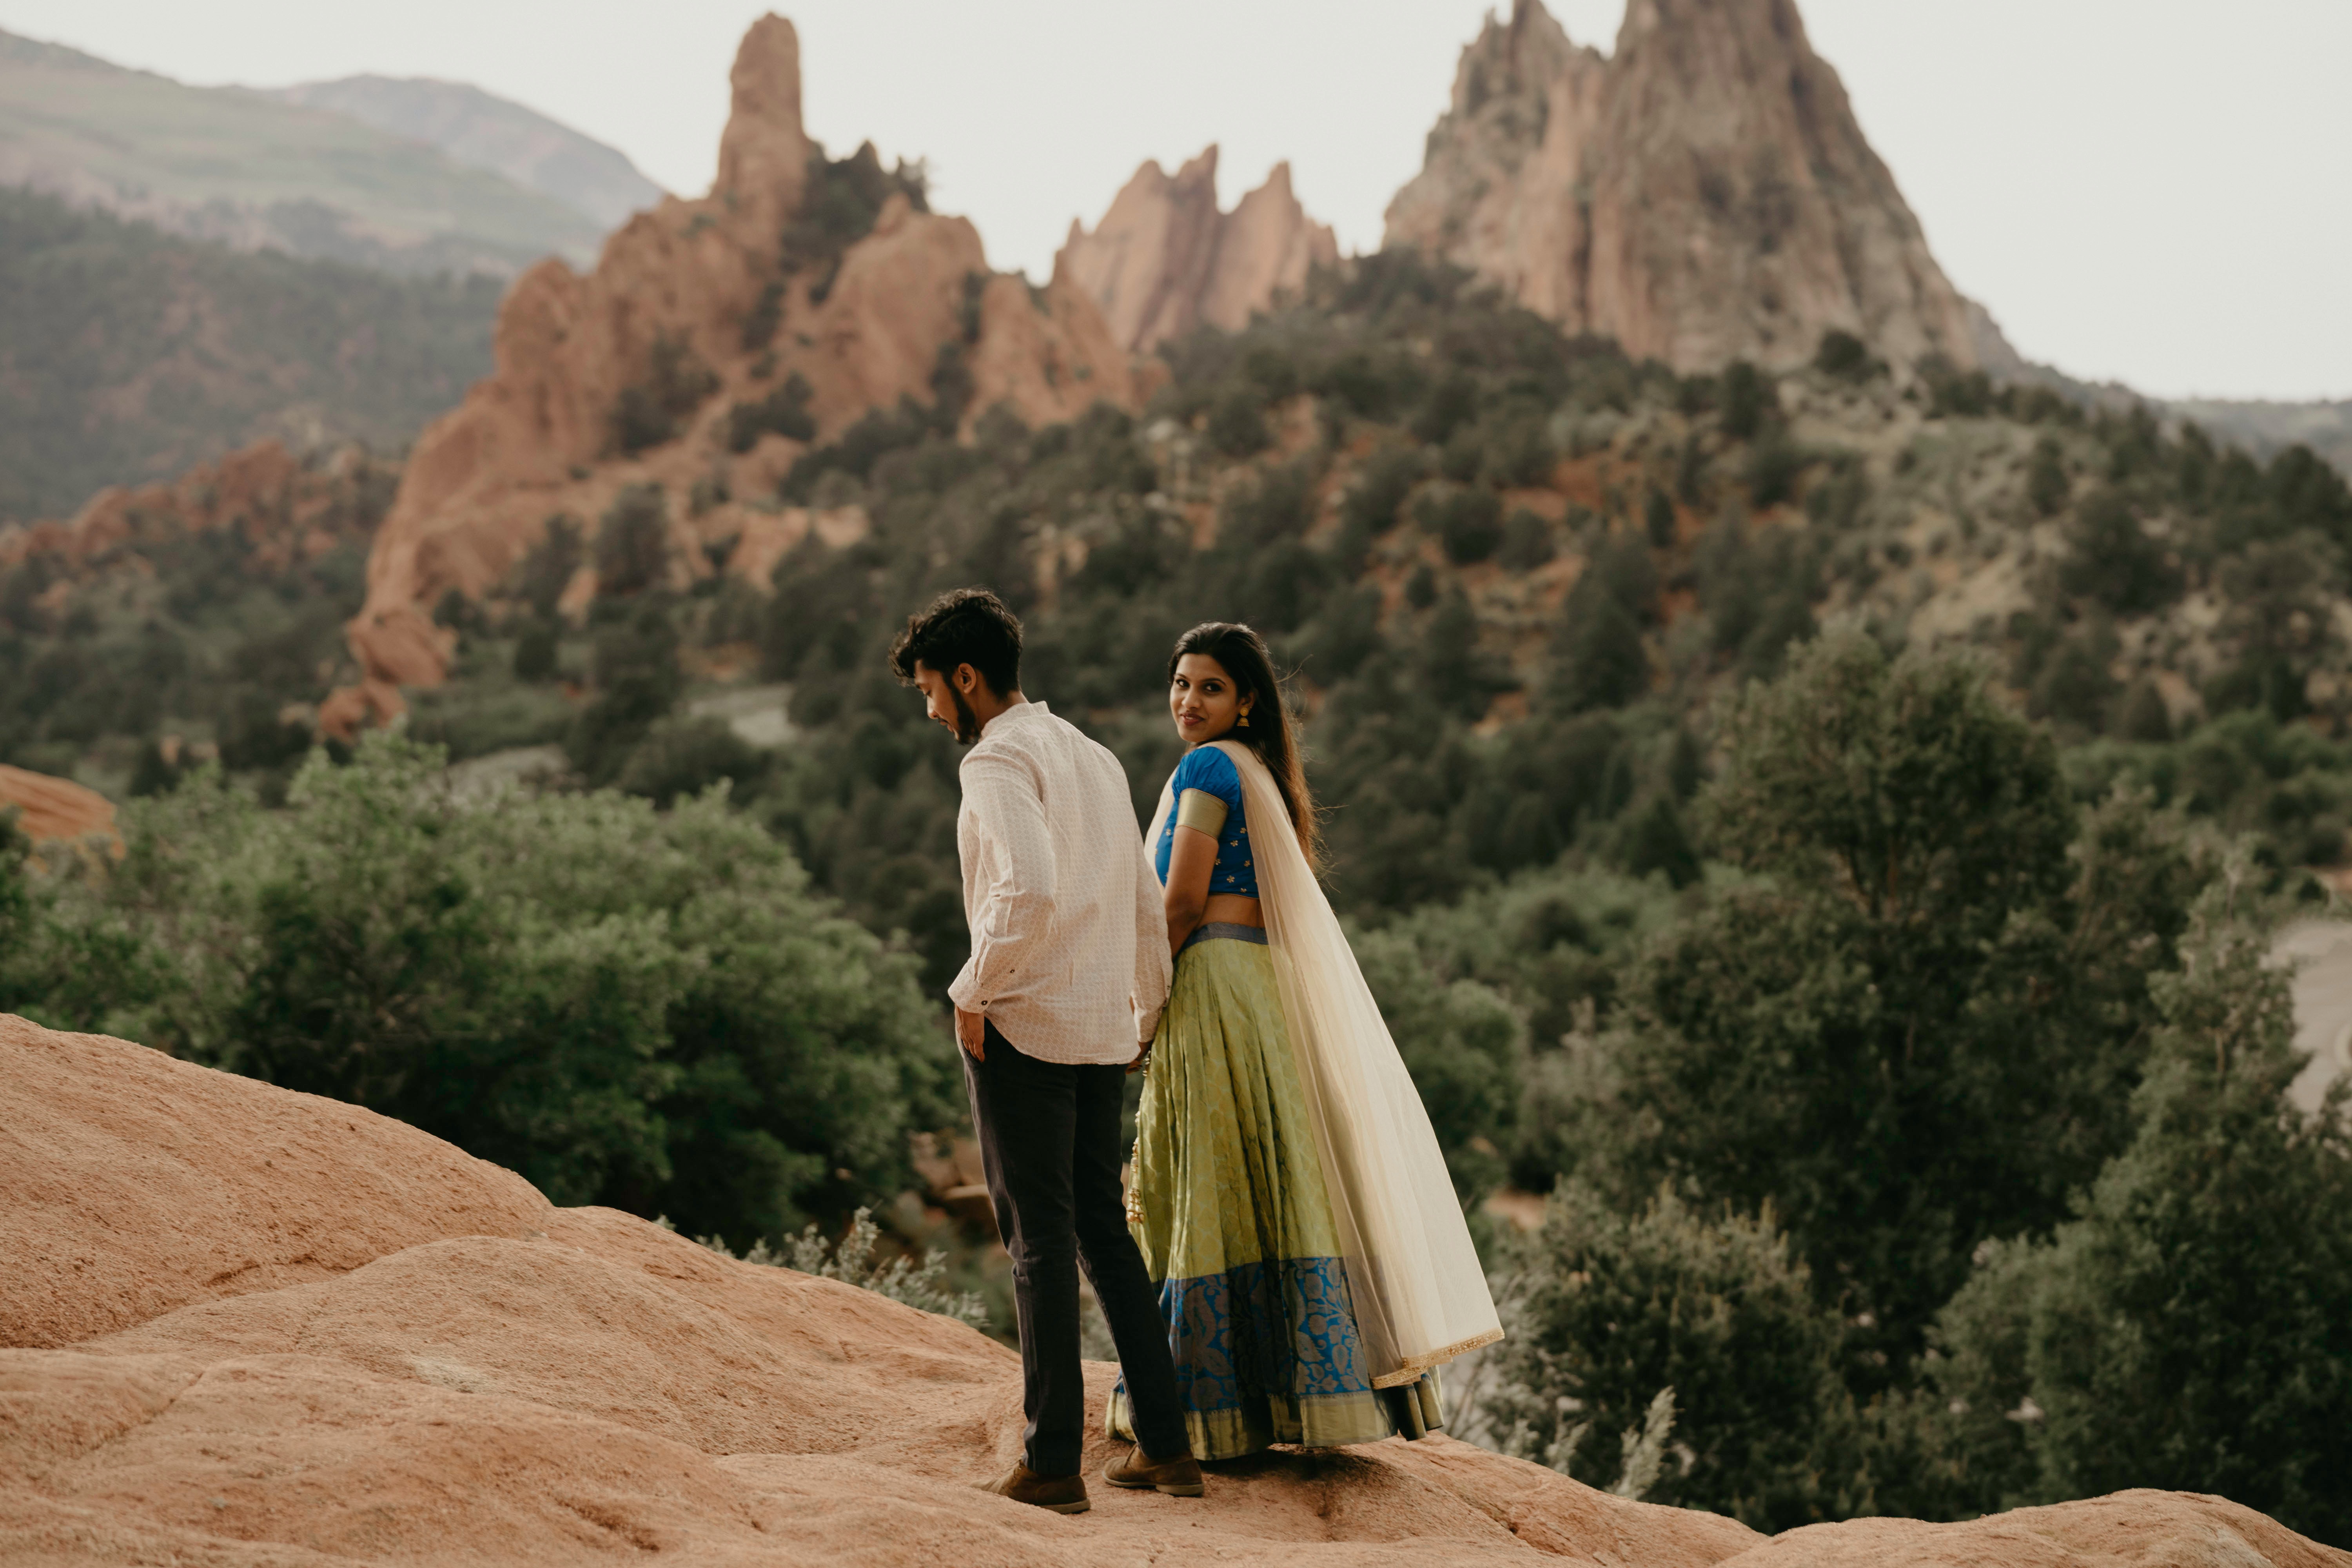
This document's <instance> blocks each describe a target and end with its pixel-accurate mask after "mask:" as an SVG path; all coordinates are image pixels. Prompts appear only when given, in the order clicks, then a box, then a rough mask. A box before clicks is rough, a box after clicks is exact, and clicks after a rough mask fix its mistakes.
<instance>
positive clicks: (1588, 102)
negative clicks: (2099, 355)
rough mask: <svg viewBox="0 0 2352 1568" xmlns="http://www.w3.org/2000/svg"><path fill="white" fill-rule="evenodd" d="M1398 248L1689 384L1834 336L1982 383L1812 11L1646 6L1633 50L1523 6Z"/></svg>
mask: <svg viewBox="0 0 2352 1568" xmlns="http://www.w3.org/2000/svg"><path fill="white" fill-rule="evenodd" d="M1386 242H1387V243H1388V244H1390V245H1411V246H1414V247H1419V248H1420V249H1422V250H1423V251H1424V252H1426V253H1428V254H1431V255H1434V256H1441V257H1444V258H1446V259H1448V260H1451V261H1454V262H1455V263H1457V264H1459V265H1461V266H1464V267H1466V268H1470V269H1472V270H1473V271H1475V272H1477V273H1479V274H1480V275H1481V276H1483V277H1486V278H1489V279H1493V280H1494V281H1496V283H1498V284H1500V285H1501V286H1502V287H1503V288H1504V289H1507V291H1508V292H1509V293H1510V294H1511V295H1512V296H1513V297H1514V298H1516V299H1517V300H1520V301H1522V302H1523V303H1525V304H1526V305H1527V306H1528V308H1529V309H1531V310H1537V311H1539V312H1541V313H1542V314H1544V315H1546V316H1548V317H1549V318H1551V319H1552V320H1554V321H1559V323H1560V324H1561V325H1563V326H1565V327H1567V328H1569V329H1570V331H1589V332H1593V333H1597V334H1601V335H1605V336H1609V337H1613V338H1615V339H1617V340H1618V341H1619V342H1622V344H1623V345H1624V346H1625V349H1626V350H1627V352H1628V353H1633V354H1635V355H1637V356H1654V357H1655V358H1658V359H1662V360H1664V361H1665V362H1666V363H1669V364H1671V365H1674V366H1675V368H1677V369H1680V370H1686V371H1688V370H1705V369H1710V368H1713V367H1716V366H1718V365H1720V364H1722V363H1725V362H1726V361H1728V360H1732V359H1736V358H1745V359H1748V360H1752V361H1755V362H1757V363H1760V364H1765V365H1770V366H1786V365H1790V364H1794V363H1800V362H1801V361H1803V360H1805V359H1807V358H1808V357H1810V356H1811V353H1812V352H1813V350H1814V348H1815V347H1816V346H1817V345H1818V343H1819V342H1820V340H1821V336H1822V333H1823V332H1824V331H1830V330H1832V329H1837V330H1841V331H1849V332H1853V333H1854V334H1856V335H1857V336H1859V337H1861V338H1863V339H1864V341H1865V342H1868V343H1869V344H1870V345H1871V347H1872V348H1873V349H1874V350H1875V351H1876V352H1877V353H1880V354H1882V355H1884V356H1885V357H1886V358H1888V359H1890V360H1892V361H1895V362H1896V363H1910V362H1912V361H1914V360H1916V359H1917V358H1919V357H1920V356H1922V355H1924V354H1927V353H1931V352H1932V353H1942V354H1945V355H1947V356H1948V357H1949V358H1950V359H1951V360H1953V361H1954V362H1955V363H1959V364H1962V365H1972V364H1973V363H1975V358H1976V355H1975V351H1974V348H1973V346H1972V343H1971V341H1970V335H1969V328H1968V321H1967V315H1966V310H1965V306H1964V304H1963V302H1962V300H1961V299H1960V296H1959V295H1958V293H1957V292H1956V291H1955V290H1954V289H1953V288H1952V286H1951V284H1950V283H1949V282H1948V280H1947V279H1945V277H1944V274H1943V271H1942V269H1941V268H1938V267H1937V265H1936V259H1935V258H1934V257H1933V256H1932V255H1930V254H1929V253H1928V249H1927V239H1926V237H1925V236H1924V235H1922V233H1921V232H1920V228H1919V222H1918V219H1917V218H1916V217H1915V216H1913V215H1912V212H1911V209H1910V207H1909V206H1908V205H1906V203H1905V202H1904V200H1903V195H1902V193H1901V192H1900V191H1899V190H1897V189H1896V188H1895V179H1894V176H1893V175H1892V174H1889V173H1888V172H1887V168H1886V165H1885V163H1882V162H1881V161H1880V160H1879V158H1878V155H1877V154H1876V153H1874V152H1872V151H1871V148H1870V144H1869V142H1867V141H1865V140H1864V136H1863V133H1862V128H1861V126H1860V125H1859V124H1857V123H1856V122H1855V120H1854V116H1853V108H1852V106H1851V105H1850V104H1849V103H1848V102H1847V100H1846V95H1845V89H1844V87H1843V84H1842V83H1841V82H1840V81H1839V79H1838V75H1837V72H1836V71H1835V70H1833V69H1832V68H1830V66H1829V65H1828V63H1827V62H1825V61H1823V60H1822V58H1821V57H1820V56H1818V55H1816V54H1814V53H1813V50H1812V46H1811V43H1809V42H1808V41H1807V39H1806V37H1805V29H1804V23H1803V21H1802V20H1801V18H1800V17H1799V16H1798V14H1797V8H1796V5H1795V4H1794V3H1793V0H1631V3H1630V4H1629V5H1627V7H1626V12H1625V20H1624V25H1623V26H1622V29H1621V31H1620V32H1619V34H1618V39H1617V50H1616V53H1615V55H1614V56H1613V57H1611V58H1603V57H1602V56H1601V55H1600V54H1599V53H1597V52H1596V51H1594V50H1592V49H1590V48H1583V47H1578V46H1576V45H1574V44H1572V43H1571V42H1570V40H1569V37H1568V36H1567V34H1566V33H1565V32H1564V31H1563V30H1562V29H1561V27H1560V26H1559V23H1558V22H1557V21H1555V20H1554V19H1553V18H1552V17H1551V16H1550V15H1549V13H1548V12H1546V11H1545V10H1544V8H1543V6H1542V5H1541V4H1540V3H1539V0H1516V4H1515V5H1514V6H1513V8H1512V12H1511V16H1510V17H1509V19H1508V20H1507V21H1498V20H1496V19H1494V18H1492V17H1490V18H1489V19H1488V21H1487V24H1486V27H1485V28H1484V29H1483V30H1482V31H1481V32H1480V34H1479V36H1478V37H1477V38H1476V40H1475V41H1474V42H1473V43H1472V44H1471V45H1470V46H1469V47H1467V48H1465V49H1464V50H1463V52H1462V60H1461V66H1460V68H1459V70H1458V71H1457V73H1456V76H1455V79H1454V99H1453V103H1452V106H1451V107H1450V108H1449V109H1448V110H1447V111H1446V112H1445V114H1444V116H1443V117H1442V118H1441V119H1440V120H1439V121H1438V122H1437V127H1436V129H1435V130H1434V131H1433V132H1431V133H1430V137H1429V149H1428V155H1427V160H1426V163H1425V164H1424V166H1423V169H1422V172H1421V173H1420V174H1418V175H1417V176H1415V177H1414V179H1413V180H1412V182H1411V183H1410V184H1407V185H1406V186H1405V187H1404V188H1403V189H1402V190H1401V191H1399V192H1398V193H1397V195H1396V198H1395V200H1394V201H1392V202H1391V204H1390V205H1389V210H1388V222H1387V236H1386Z"/></svg>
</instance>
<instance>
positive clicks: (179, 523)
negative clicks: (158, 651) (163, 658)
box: [0, 441, 394, 578]
mask: <svg viewBox="0 0 2352 1568" xmlns="http://www.w3.org/2000/svg"><path fill="white" fill-rule="evenodd" d="M393 475H394V470H393V469H392V468H388V467H386V466H385V465H383V464H381V463H379V462H377V461H375V460H374V459H373V458H369V457H368V456H367V455H366V454H365V453H363V452H362V451H360V450H359V449H358V448H356V447H348V448H346V449H344V450H343V451H341V452H340V453H337V454H335V455H333V456H332V457H331V458H326V459H325V460H323V461H318V462H310V463H306V462H303V461H302V460H301V459H299V458H296V457H294V456H293V454H291V453H289V452H288V451H287V450H286V448H285V447H283V446H281V445H279V444H278V442H276V441H259V442H256V443H255V444H254V445H252V446H250V447H241V448H240V449H238V450H236V451H234V452H231V453H229V454H228V455H227V456H226V457H225V458H220V459H219V460H218V461H216V462H211V463H199V464H197V465H196V466H195V467H194V468H190V469H189V470H188V471H187V472H186V473H184V474H182V475H181V476H180V477H179V478H178V479H173V480H172V481H171V482H170V483H169V484H157V485H141V486H138V487H135V488H129V487H124V486H121V485H112V486H109V487H108V488H107V489H102V490H100V491H99V492H98V493H97V494H96V495H94V496H92V497H90V499H89V501H88V502H86V503H85V504H84V505H83V507H82V509H81V510H79V511H78V512H76V513H75V514H74V515H73V517H72V518H71V519H69V520H68V521H63V522H55V521H47V522H36V523H32V524H30V525H23V524H10V525H7V526H5V527H0V567H8V566H16V565H20V564H22V563H25V562H26V561H28V560H31V559H33V558H35V557H40V558H42V559H43V560H45V561H46V562H47V564H48V566H49V568H50V569H51V571H52V573H53V574H55V575H56V576H57V577H60V578H64V577H76V576H79V575H80V574H83V573H84V572H87V571H89V570H91V569H103V568H104V567H106V566H107V565H109V564H110V559H111V558H112V557H114V556H115V555H116V554H117V552H120V550H121V547H122V546H123V545H126V544H131V543H133V542H160V541H163V540H167V539H172V538H175V537H177V536H179V535H181V534H184V533H197V532H204V531H209V530H215V529H235V530H239V531H242V532H243V534H244V536H245V537H246V538H247V540H249V541H250V542H252V543H253V545H254V547H255V555H256V558H257V561H258V562H259V563H261V564H263V565H265V566H269V567H275V568H283V567H285V566H287V565H289V564H291V563H294V562H296V561H300V560H307V559H310V558H311V557H315V556H318V555H321V554H324V553H325V552H327V551H329V550H331V549H333V548H334V547H335V546H336V545H338V544H345V543H352V542H365V541H366V540H367V539H368V538H369V537H370V536H371V532H372V530H373V523H374V518H373V514H372V512H371V511H370V510H369V506H368V492H369V491H371V490H377V491H378V493H380V487H383V486H385V485H387V484H389V482H390V481H391V479H392V478H393Z"/></svg>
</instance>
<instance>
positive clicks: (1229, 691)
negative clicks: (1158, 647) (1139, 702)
mask: <svg viewBox="0 0 2352 1568" xmlns="http://www.w3.org/2000/svg"><path fill="white" fill-rule="evenodd" d="M1254 700H1255V699H1254V698H1249V697H1241V696H1237V695H1235V693H1234V678H1233V677H1232V676H1230V675H1227V674H1226V673H1225V667H1224V666H1223V665H1222V664H1219V663H1218V662H1217V661H1216V660H1215V659H1213V658H1210V657H1209V656H1208V655H1207V654H1205V653H1188V654H1186V655H1185V656H1184V657H1183V658H1180V659H1178V660H1177V661H1176V678H1175V679H1173V680H1171V681H1170V682H1169V683H1168V711H1169V712H1170V713H1171V715H1173V716H1174V718H1175V720H1176V732H1177V733H1178V734H1179V735H1181V736H1182V737H1183V738H1184V743H1185V744H1186V745H1188V746H1201V745H1206V744H1207V743H1208V742H1211V741H1215V740H1220V739H1223V736H1224V733H1225V731H1228V730H1230V729H1232V728H1233V727H1234V722H1235V721H1237V720H1239V719H1240V718H1241V716H1242V715H1243V714H1244V713H1246V712H1248V711H1249V710H1250V704H1251V703H1252V702H1253V701H1254Z"/></svg>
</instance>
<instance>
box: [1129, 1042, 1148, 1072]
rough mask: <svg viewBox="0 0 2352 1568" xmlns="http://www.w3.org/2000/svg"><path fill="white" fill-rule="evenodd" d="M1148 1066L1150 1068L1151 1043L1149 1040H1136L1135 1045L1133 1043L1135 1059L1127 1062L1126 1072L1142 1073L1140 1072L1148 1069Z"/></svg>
mask: <svg viewBox="0 0 2352 1568" xmlns="http://www.w3.org/2000/svg"><path fill="white" fill-rule="evenodd" d="M1150 1066H1151V1042H1150V1040H1138V1041H1136V1043H1135V1059H1134V1060H1133V1061H1131V1062H1129V1063H1128V1064H1127V1070H1128V1071H1129V1073H1139V1072H1142V1071H1144V1070H1146V1069H1147V1068H1150Z"/></svg>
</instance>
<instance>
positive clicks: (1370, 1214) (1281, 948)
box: [1144, 741, 1503, 1388]
mask: <svg viewBox="0 0 2352 1568" xmlns="http://www.w3.org/2000/svg"><path fill="white" fill-rule="evenodd" d="M1211 743H1212V744H1213V745H1215V746H1216V747H1217V748H1218V749H1219V750H1220V751H1222V752H1224V753H1225V754H1226V755H1227V756H1229V757H1231V758H1232V759H1233V763H1234V768H1235V769H1236V770H1238V771H1239V773H1240V774H1241V781H1242V805H1243V814H1244V816H1245V817H1246V819H1247V821H1248V823H1249V825H1250V827H1251V830H1252V831H1251V833H1250V843H1251V858H1253V859H1255V861H1257V862H1258V865H1257V866H1256V867H1255V870H1256V872H1257V885H1258V899H1259V902H1260V905H1261V907H1262V908H1263V909H1264V910H1265V932H1266V941H1267V946H1268V948H1269V949H1270V951H1271V952H1272V954H1273V957H1274V973H1275V983H1276V988H1277V989H1278V990H1279V991H1280V993H1281V999H1282V1016H1283V1021H1284V1023H1285V1024H1286V1025H1287V1026H1289V1030H1290V1041H1291V1047H1292V1050H1293V1052H1294V1054H1295V1055H1296V1056H1297V1059H1298V1070H1299V1076H1300V1077H1301V1078H1302V1079H1304V1080H1305V1087H1306V1090H1307V1107H1308V1113H1309V1115H1310V1116H1311V1117H1312V1119H1313V1121H1314V1123H1315V1142H1316V1146H1317V1148H1318V1151H1319V1152H1321V1154H1322V1156H1323V1171H1324V1175H1325V1185H1326V1186H1328V1188H1329V1189H1330V1194H1331V1208H1332V1212H1333V1217H1334V1218H1335V1219H1336V1220H1337V1221H1338V1224H1339V1245H1340V1247H1341V1249H1342V1250H1343V1251H1344V1253H1345V1254H1346V1261H1347V1267H1348V1286H1349V1295H1350V1297H1351V1298H1352V1299H1353V1300H1354V1304H1355V1309H1356V1328H1357V1331H1358V1333H1359V1335H1360V1338H1361V1341H1362V1343H1363V1347H1364V1352H1365V1356H1366V1360H1367V1363H1368V1364H1369V1365H1370V1368H1371V1370H1372V1385H1373V1386H1374V1387H1376V1388H1392V1387H1396V1386H1398V1385H1400V1384H1409V1383H1412V1382H1413V1381H1415V1380H1416V1379H1418V1378H1419V1377H1420V1376H1421V1375H1422V1373H1425V1372H1427V1371H1428V1370H1429V1369H1430V1368H1432V1367H1433V1366H1436V1365H1437V1364H1439V1363H1442V1362H1445V1361H1450V1360H1452V1359H1453V1358H1454V1357H1455V1356H1457V1355H1460V1354H1461V1353H1462V1352H1465V1351H1470V1350H1475V1349H1476V1348H1477V1347H1479V1346H1480V1345H1484V1344H1491V1343H1493V1342H1495V1341H1496V1340H1499V1339H1501V1338H1502V1337H1503V1328H1502V1322H1501V1320H1500V1319H1499V1318H1498V1317H1497V1316H1496V1311H1495V1301H1494V1298H1493V1297H1492V1296H1490V1295H1488V1294H1487V1291H1486V1272H1485V1270H1483V1269H1482V1268H1480V1267H1479V1265H1478V1254H1477V1251H1476V1249H1475V1247H1472V1246H1471V1244H1470V1228H1469V1226H1467V1225H1465V1223H1464V1222H1463V1218H1462V1208H1461V1205H1460V1204H1459V1203H1458V1202H1457V1201H1456V1200H1455V1198H1454V1183H1453V1180H1452V1179H1451V1178H1450V1177H1449V1176H1447V1174H1446V1173H1445V1159H1444V1155H1443V1154H1441V1153H1440V1152H1438V1148H1437V1134H1436V1133H1435V1131H1433V1130H1432V1129H1431V1127H1430V1124H1429V1112H1428V1110H1426V1109H1424V1108H1423V1105H1422V1103H1421V1092H1420V1090H1418V1089H1415V1088H1414V1087H1413V1083H1412V1077H1411V1076H1410V1075H1409V1074H1408V1073H1407V1072H1406V1071H1405V1067H1404V1061H1403V1058H1401V1057H1399V1056H1398V1055H1397V1048H1396V1042H1395V1041H1394V1040H1393V1039H1391V1038H1390V1037H1389V1029H1388V1024H1387V1022H1386V1021H1385V1020H1384V1019H1382V1018H1381V1010H1380V1006H1379V1005H1378V1004H1376V1003H1375V1002H1374V1001H1373V1000H1372V993H1371V988H1370V986H1369V985H1367V984H1364V974H1363V971H1362V970H1361V969H1360V968H1359V967H1358V966H1357V963H1356V954H1355V952H1354V950H1353V949H1351V948H1350V947H1349V945H1348V939H1347V936H1346V934H1345V933H1344V932H1343V931H1341V930H1340V929H1339V917H1338V916H1336V915H1334V914H1333V913H1332V912H1331V904H1330V900H1328V899H1326V898H1325V897H1324V896H1323V889H1322V887H1321V885H1320V884H1318V882H1317V881H1316V879H1315V872H1314V869H1313V868H1311V867H1310V866H1308V865H1307V856H1306V854H1305V852H1304V851H1303V850H1301V849H1300V848H1299V847H1298V837H1297V834H1296V833H1294V832H1292V831H1291V822H1290V813H1289V810H1288V808H1287V807H1286V806H1285V805H1283V801H1282V792H1281V790H1280V789H1278V788H1277V787H1276V784H1275V782H1274V775H1273V774H1272V773H1269V772H1267V770H1266V766H1265V763H1263V762H1261V761H1259V760H1258V755H1257V753H1256V752H1254V751H1252V750H1251V749H1250V748H1249V747H1247V746H1245V745H1242V744H1240V743H1239V742H1233V741H1217V742H1211ZM1172 804H1173V803H1172V800H1171V792H1170V791H1169V789H1168V788H1167V787H1166V786H1164V785H1163V786H1162V787H1161V789H1160V807H1159V810H1158V811H1157V812H1156V813H1155V814H1154V816H1153V818H1152V824H1151V834H1150V837H1148V838H1147V839H1145V841H1144V842H1145V843H1147V844H1156V843H1158V842H1159V841H1160V829H1161V827H1162V826H1164V825H1165V824H1166V822H1167V820H1168V813H1169V811H1170V810H1171V806H1172Z"/></svg>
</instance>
